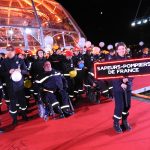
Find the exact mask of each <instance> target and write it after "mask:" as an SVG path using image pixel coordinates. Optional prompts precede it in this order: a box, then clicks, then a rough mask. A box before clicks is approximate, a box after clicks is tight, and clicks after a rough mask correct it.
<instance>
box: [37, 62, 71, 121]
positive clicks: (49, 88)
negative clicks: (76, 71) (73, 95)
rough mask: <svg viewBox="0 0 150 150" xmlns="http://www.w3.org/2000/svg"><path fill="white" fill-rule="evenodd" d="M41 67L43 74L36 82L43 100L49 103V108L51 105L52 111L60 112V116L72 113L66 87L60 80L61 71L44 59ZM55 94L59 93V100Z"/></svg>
mask: <svg viewBox="0 0 150 150" xmlns="http://www.w3.org/2000/svg"><path fill="white" fill-rule="evenodd" d="M43 67H44V72H43V74H42V75H41V76H40V77H39V78H38V80H36V83H38V84H39V85H40V88H41V90H40V91H41V96H42V100H43V102H44V103H45V104H49V105H50V108H51V106H52V107H53V109H54V111H57V112H58V113H59V114H60V118H64V117H65V116H70V115H72V112H71V110H70V105H69V97H68V94H67V93H66V91H65V88H66V87H65V84H64V82H63V80H62V76H61V73H60V72H58V71H56V70H54V69H52V67H51V63H50V62H49V61H46V62H45V63H44V66H43ZM57 94H59V95H60V97H61V101H60V99H59V100H57ZM60 105H61V107H60ZM62 110H63V111H62Z"/></svg>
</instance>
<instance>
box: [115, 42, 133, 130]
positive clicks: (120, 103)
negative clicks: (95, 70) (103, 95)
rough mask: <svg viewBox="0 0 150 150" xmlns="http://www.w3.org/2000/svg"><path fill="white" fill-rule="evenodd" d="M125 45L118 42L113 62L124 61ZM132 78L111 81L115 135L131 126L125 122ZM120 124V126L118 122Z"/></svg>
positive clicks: (129, 101) (127, 114)
mask: <svg viewBox="0 0 150 150" xmlns="http://www.w3.org/2000/svg"><path fill="white" fill-rule="evenodd" d="M126 51H127V48H126V45H125V44H124V43H123V42H120V43H118V44H117V46H116V54H117V55H116V57H115V60H122V61H124V60H126V59H127V58H126ZM132 80H133V78H128V77H124V78H120V79H114V80H112V85H113V93H114V99H115V109H114V115H113V120H114V123H113V128H114V130H115V131H116V132H117V133H122V132H123V130H127V131H129V130H131V126H130V124H129V123H128V121H127V118H128V116H129V110H130V107H131V90H132ZM121 119H122V124H121V125H120V123H119V122H120V120H121Z"/></svg>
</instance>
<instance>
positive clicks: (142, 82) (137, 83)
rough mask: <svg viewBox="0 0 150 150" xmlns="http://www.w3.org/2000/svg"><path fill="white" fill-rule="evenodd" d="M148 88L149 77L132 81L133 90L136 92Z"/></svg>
mask: <svg viewBox="0 0 150 150" xmlns="http://www.w3.org/2000/svg"><path fill="white" fill-rule="evenodd" d="M147 86H150V76H143V77H142V76H141V77H135V78H134V80H133V90H138V89H141V88H144V87H147Z"/></svg>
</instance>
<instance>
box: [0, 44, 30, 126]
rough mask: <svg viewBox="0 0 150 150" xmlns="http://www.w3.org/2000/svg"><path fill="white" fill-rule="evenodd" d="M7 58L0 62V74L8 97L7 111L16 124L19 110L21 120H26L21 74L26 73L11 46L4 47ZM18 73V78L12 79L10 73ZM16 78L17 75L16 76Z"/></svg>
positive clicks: (22, 62)
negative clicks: (4, 82) (3, 79)
mask: <svg viewBox="0 0 150 150" xmlns="http://www.w3.org/2000/svg"><path fill="white" fill-rule="evenodd" d="M6 55H7V58H6V59H4V60H3V61H2V63H1V67H0V74H1V75H2V76H3V78H5V81H6V87H7V90H8V96H9V99H10V105H9V113H10V115H11V117H12V118H13V123H12V124H13V125H17V115H18V111H20V113H21V115H22V118H23V120H27V116H26V109H27V105H26V100H25V95H24V78H23V75H25V74H28V71H27V68H26V65H25V63H24V61H23V60H21V59H19V58H18V57H17V56H16V53H15V49H14V47H13V46H8V47H7V48H6ZM16 71H17V72H18V74H19V73H20V74H21V75H20V76H22V77H21V78H20V80H18V81H14V80H13V78H12V75H13V73H14V72H16ZM16 78H17V77H16Z"/></svg>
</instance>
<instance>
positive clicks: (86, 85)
mask: <svg viewBox="0 0 150 150" xmlns="http://www.w3.org/2000/svg"><path fill="white" fill-rule="evenodd" d="M83 85H84V86H85V87H91V85H88V84H83Z"/></svg>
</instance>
